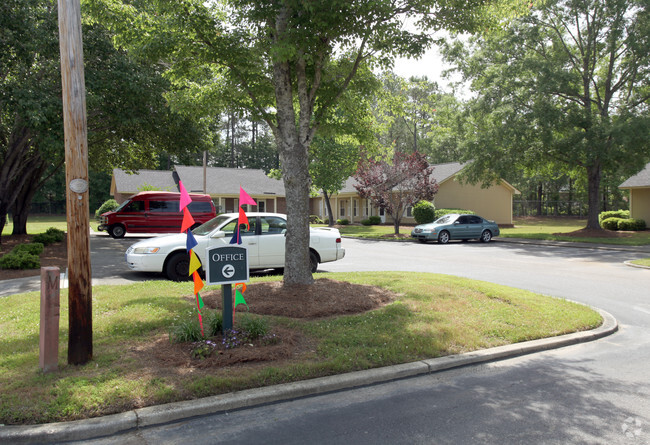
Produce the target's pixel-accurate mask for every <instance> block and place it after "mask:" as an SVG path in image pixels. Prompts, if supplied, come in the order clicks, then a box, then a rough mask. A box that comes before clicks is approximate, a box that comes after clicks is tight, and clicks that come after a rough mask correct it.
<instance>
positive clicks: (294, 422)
mask: <svg viewBox="0 0 650 445" xmlns="http://www.w3.org/2000/svg"><path fill="white" fill-rule="evenodd" d="M133 241H134V240H112V239H110V238H101V237H100V238H99V239H97V238H93V239H92V241H91V246H92V248H93V254H92V257H91V258H92V261H93V276H94V277H96V280H98V281H101V282H128V281H134V280H141V279H152V278H160V277H159V276H156V275H151V274H133V273H131V272H129V271H128V270H126V269H124V270H122V269H120V266H119V264H123V261H124V259H123V252H124V250H125V249H126V247H127V246H128V244H130V243H131V242H133ZM343 244H344V247H345V249H346V257H345V258H344V259H343V260H342V261H338V262H334V263H327V264H323V265H321V266H320V268H319V269H320V270H321V271H322V272H321V273H323V274H325V273H327V272H334V271H350V270H354V271H371V270H387V271H388V270H410V271H421V272H435V273H445V274H451V275H457V276H464V277H468V278H473V279H479V280H485V281H490V282H494V283H500V284H505V285H509V286H513V287H519V288H524V289H530V290H533V291H535V292H540V293H544V294H548V295H553V296H558V297H562V298H568V299H571V300H575V301H579V302H583V303H586V304H589V305H592V306H596V307H599V308H601V309H604V310H606V311H608V312H609V313H611V314H612V315H614V317H616V319H617V320H618V322H619V331H618V333H616V334H614V335H612V336H609V337H606V338H604V339H601V340H598V341H595V342H591V343H586V344H581V345H576V346H570V347H566V348H562V349H558V350H554V351H548V352H544V353H538V354H533V355H530V356H524V357H519V358H514V359H509V360H503V361H500V362H496V363H491V364H486V365H480V366H471V367H467V368H462V369H456V370H452V371H447V372H441V373H437V374H432V375H426V376H421V377H415V378H409V379H404V380H398V381H393V382H388V383H384V384H379V385H372V386H368V387H363V388H358V389H353V390H346V391H339V392H335V393H330V394H325V395H320V396H313V397H306V398H302V399H297V400H290V401H286V402H281V403H274V404H270V405H267V406H259V407H255V408H250V409H242V410H238V411H233V412H225V413H219V414H216V415H211V416H205V417H199V418H192V419H186V420H184V421H181V422H174V423H170V424H167V425H160V426H157V427H153V428H142V429H139V430H137V431H133V432H130V433H127V434H123V435H119V436H114V437H110V438H102V439H96V440H93V441H85V442H84V443H93V444H117V443H119V444H136V443H137V444H143V443H150V444H154V443H155V444H159V443H163V444H176V443H183V442H188V441H191V442H192V443H195V444H202V443H206V444H207V443H210V444H218V443H224V444H227V443H232V444H240V443H241V444H280V443H281V444H304V443H310V444H348V443H355V444H377V443H391V444H393V443H403V444H419V443H426V444H438V443H439V444H466V443H486V444H493V443H498V444H529V443H535V444H538V443H541V444H568V443H570V444H574V443H585V444H601V443H602V444H650V378H649V377H648V364H649V363H650V270H645V269H636V268H631V267H628V266H625V265H624V264H623V262H624V261H625V260H631V259H637V258H643V257H646V258H647V257H650V251H648V250H647V249H646V251H645V252H643V251H634V250H625V249H611V248H608V249H600V248H593V247H586V248H585V247H570V248H569V247H557V246H555V245H536V244H518V243H512V242H505V241H499V240H497V241H496V242H494V243H490V244H487V245H485V244H479V243H450V244H448V245H437V244H427V245H421V244H417V243H393V242H376V241H362V240H351V239H344V243H343ZM123 267H124V268H126V266H123ZM100 274H101V275H102V276H99V275H100Z"/></svg>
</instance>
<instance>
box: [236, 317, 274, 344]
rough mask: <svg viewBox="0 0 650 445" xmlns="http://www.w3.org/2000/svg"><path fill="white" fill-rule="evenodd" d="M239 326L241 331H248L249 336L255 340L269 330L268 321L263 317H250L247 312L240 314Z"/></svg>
mask: <svg viewBox="0 0 650 445" xmlns="http://www.w3.org/2000/svg"><path fill="white" fill-rule="evenodd" d="M239 326H240V327H241V330H242V331H245V332H248V335H249V338H250V339H251V340H255V339H257V338H260V337H264V336H265V335H266V334H267V333H268V331H269V322H268V321H267V320H266V318H263V317H251V316H250V315H248V314H244V315H242V316H241V318H240V320H239Z"/></svg>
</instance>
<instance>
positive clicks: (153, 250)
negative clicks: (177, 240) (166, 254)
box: [133, 247, 160, 255]
mask: <svg viewBox="0 0 650 445" xmlns="http://www.w3.org/2000/svg"><path fill="white" fill-rule="evenodd" d="M159 250H160V247H136V248H135V249H133V253H134V254H136V255H142V254H146V253H156V252H158V251H159Z"/></svg>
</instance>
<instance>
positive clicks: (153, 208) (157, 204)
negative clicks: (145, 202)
mask: <svg viewBox="0 0 650 445" xmlns="http://www.w3.org/2000/svg"><path fill="white" fill-rule="evenodd" d="M149 211H150V212H156V213H179V212H180V210H179V204H178V201H149Z"/></svg>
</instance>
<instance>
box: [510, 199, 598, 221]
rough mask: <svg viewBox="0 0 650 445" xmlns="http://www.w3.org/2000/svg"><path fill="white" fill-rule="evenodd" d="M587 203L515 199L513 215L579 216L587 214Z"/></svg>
mask: <svg viewBox="0 0 650 445" xmlns="http://www.w3.org/2000/svg"><path fill="white" fill-rule="evenodd" d="M588 208H589V207H588V206H587V204H584V203H583V202H581V201H513V202H512V214H513V216H516V217H518V216H577V217H580V218H582V217H583V216H585V215H586V214H587V210H588Z"/></svg>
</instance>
